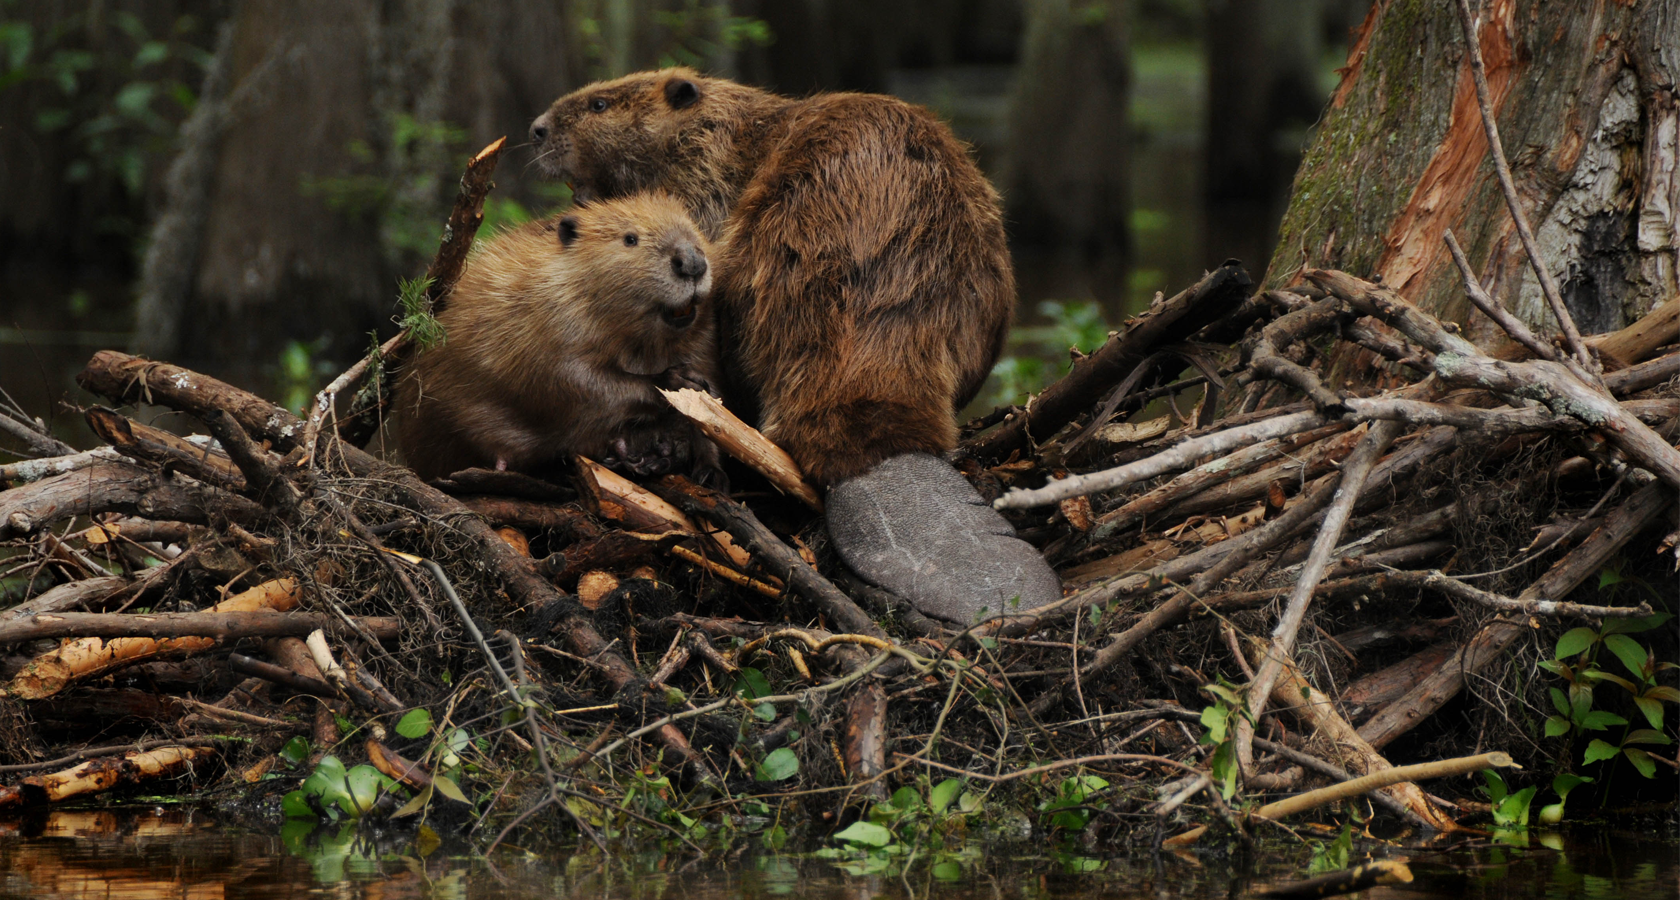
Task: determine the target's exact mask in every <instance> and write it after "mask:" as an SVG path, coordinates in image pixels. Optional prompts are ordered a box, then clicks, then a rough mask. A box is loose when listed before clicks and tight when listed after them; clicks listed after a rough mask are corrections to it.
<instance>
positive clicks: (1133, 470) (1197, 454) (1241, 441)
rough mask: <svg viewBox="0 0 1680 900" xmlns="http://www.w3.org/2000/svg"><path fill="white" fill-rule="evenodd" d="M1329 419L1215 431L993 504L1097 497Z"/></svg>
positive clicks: (1293, 418)
mask: <svg viewBox="0 0 1680 900" xmlns="http://www.w3.org/2000/svg"><path fill="white" fill-rule="evenodd" d="M1329 421H1330V420H1329V419H1328V418H1326V417H1325V416H1323V415H1321V414H1319V413H1316V412H1300V413H1292V414H1289V415H1282V416H1276V417H1273V418H1270V419H1264V420H1262V421H1259V422H1255V423H1254V424H1252V425H1247V426H1242V427H1238V428H1227V429H1226V430H1224V431H1216V432H1214V433H1213V434H1210V435H1207V436H1205V437H1199V438H1192V439H1190V440H1188V441H1184V442H1183V443H1181V444H1179V445H1177V446H1176V447H1173V448H1172V449H1171V450H1167V451H1165V452H1162V453H1157V454H1155V455H1154V456H1151V457H1149V458H1148V459H1140V460H1138V461H1137V462H1135V463H1131V464H1129V465H1124V466H1120V467H1119V468H1116V469H1104V470H1103V471H1100V472H1090V473H1087V474H1085V475H1073V476H1070V477H1068V478H1063V479H1060V480H1058V481H1052V482H1050V483H1049V484H1047V485H1045V486H1044V487H1041V488H1038V489H1036V490H1022V489H1020V488H1015V489H1014V490H1011V491H1010V492H1009V493H1007V494H1004V495H1003V496H1002V497H999V498H997V499H996V500H994V501H992V506H994V507H996V508H997V509H1028V508H1031V507H1034V506H1048V505H1050V504H1052V503H1056V502H1058V501H1061V500H1066V499H1068V498H1069V497H1078V496H1080V495H1082V494H1094V493H1096V492H1098V491H1106V490H1110V489H1112V488H1117V487H1120V486H1121V485H1126V484H1131V483H1132V482H1134V481H1143V480H1144V479H1147V478H1154V477H1155V476H1157V475H1162V474H1165V473H1167V472H1171V471H1173V470H1174V469H1183V468H1186V467H1188V466H1190V465H1191V464H1193V463H1195V461H1196V460H1198V459H1201V458H1202V457H1205V456H1211V455H1213V454H1223V453H1230V452H1231V451H1233V450H1237V449H1240V448H1242V447H1246V446H1248V445H1250V444H1257V443H1259V442H1261V441H1269V440H1271V439H1273V438H1278V437H1284V436H1286V435H1291V434H1295V433H1297V432H1302V431H1306V430H1308V429H1312V428H1322V427H1323V426H1324V425H1326V424H1327V423H1328V422H1329Z"/></svg>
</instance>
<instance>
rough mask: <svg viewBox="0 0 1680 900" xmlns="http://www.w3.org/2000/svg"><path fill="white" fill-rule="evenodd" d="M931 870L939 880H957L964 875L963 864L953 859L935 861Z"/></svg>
mask: <svg viewBox="0 0 1680 900" xmlns="http://www.w3.org/2000/svg"><path fill="white" fill-rule="evenodd" d="M929 871H930V873H931V874H932V875H933V877H934V878H935V879H937V880H939V881H946V882H955V881H961V880H962V877H963V871H962V865H961V864H960V863H957V862H954V861H952V860H946V861H944V862H941V863H934V865H933V868H932V869H931V870H929Z"/></svg>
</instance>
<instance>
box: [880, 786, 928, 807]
mask: <svg viewBox="0 0 1680 900" xmlns="http://www.w3.org/2000/svg"><path fill="white" fill-rule="evenodd" d="M887 802H888V803H889V804H891V805H892V807H893V808H894V809H896V810H899V811H900V812H910V811H911V810H916V809H921V807H922V795H921V794H918V793H916V789H915V788H913V787H911V786H909V785H905V786H904V787H901V788H899V789H898V790H896V791H893V795H892V796H891V797H889V798H888V799H887Z"/></svg>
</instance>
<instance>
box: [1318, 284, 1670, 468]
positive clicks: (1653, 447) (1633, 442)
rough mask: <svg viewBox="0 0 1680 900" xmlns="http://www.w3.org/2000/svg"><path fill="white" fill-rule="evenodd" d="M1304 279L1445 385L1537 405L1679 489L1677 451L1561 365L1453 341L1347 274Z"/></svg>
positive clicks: (1423, 316) (1403, 304)
mask: <svg viewBox="0 0 1680 900" xmlns="http://www.w3.org/2000/svg"><path fill="white" fill-rule="evenodd" d="M1303 274H1304V275H1305V277H1307V278H1308V279H1310V280H1312V281H1313V282H1315V283H1317V284H1319V285H1322V286H1323V287H1324V288H1325V289H1327V290H1329V291H1331V292H1332V293H1334V294H1336V296H1338V297H1341V298H1342V299H1344V300H1346V301H1348V302H1349V303H1351V304H1353V306H1354V307H1355V308H1356V309H1358V310H1359V311H1360V312H1363V313H1365V314H1366V315H1371V316H1376V317H1377V318H1379V319H1382V320H1383V321H1384V322H1386V323H1387V324H1389V325H1391V326H1393V327H1394V328H1397V329H1399V330H1400V332H1401V333H1402V334H1404V335H1406V337H1408V338H1410V339H1411V340H1412V341H1413V342H1415V343H1417V344H1418V345H1420V346H1422V347H1423V348H1425V349H1426V350H1428V351H1429V352H1431V353H1433V354H1434V359H1433V361H1432V362H1431V366H1432V368H1433V369H1434V371H1435V374H1436V375H1437V376H1439V377H1440V379H1441V380H1442V381H1444V382H1446V383H1447V384H1451V385H1458V386H1463V387H1478V388H1483V389H1485V390H1490V391H1493V392H1495V393H1498V394H1503V395H1505V396H1509V397H1519V398H1523V399H1528V400H1538V401H1540V402H1541V403H1542V404H1544V405H1545V406H1546V407H1547V408H1548V409H1550V410H1551V411H1552V412H1554V413H1557V414H1558V415H1562V416H1572V417H1574V418H1577V419H1580V420H1581V421H1582V422H1585V423H1586V424H1588V425H1590V426H1592V427H1594V428H1596V429H1598V430H1599V431H1601V432H1603V433H1604V435H1605V436H1606V437H1608V438H1609V439H1610V441H1611V442H1612V443H1614V444H1615V445H1616V446H1617V447H1620V448H1621V449H1622V451H1623V452H1624V453H1626V454H1627V455H1628V456H1629V457H1630V458H1631V459H1632V460H1634V461H1636V462H1637V463H1638V464H1639V465H1641V466H1643V467H1645V468H1647V469H1650V470H1651V471H1652V472H1654V473H1656V474H1657V476H1658V477H1660V478H1661V479H1662V480H1663V481H1665V482H1667V483H1668V485H1669V486H1670V488H1680V450H1676V449H1675V448H1674V447H1673V446H1672V445H1670V444H1669V443H1668V441H1666V440H1664V439H1663V437H1662V436H1661V435H1659V434H1657V433H1656V432H1655V431H1652V430H1651V428H1650V426H1648V425H1646V424H1645V423H1643V422H1641V421H1639V418H1638V417H1637V416H1635V415H1634V414H1633V413H1632V412H1630V411H1629V410H1627V409H1625V408H1623V406H1622V405H1621V404H1620V403H1617V402H1616V399H1615V398H1614V397H1612V396H1610V394H1609V393H1607V392H1606V391H1605V390H1604V389H1603V388H1601V387H1598V386H1595V385H1592V384H1588V383H1587V382H1586V381H1585V380H1583V379H1582V378H1581V377H1580V376H1579V375H1578V374H1577V373H1576V372H1574V371H1573V370H1571V369H1568V368H1566V367H1565V366H1563V365H1562V364H1560V363H1554V362H1548V361H1546V360H1543V359H1536V360H1530V361H1527V362H1505V361H1503V360H1497V359H1493V358H1492V357H1490V356H1488V355H1487V354H1485V353H1483V352H1482V351H1481V350H1480V349H1479V348H1477V347H1476V345H1474V344H1472V343H1470V342H1469V341H1467V340H1465V339H1463V338H1461V337H1459V336H1458V335H1455V334H1452V333H1451V332H1449V331H1447V330H1446V328H1444V327H1443V326H1442V325H1441V323H1440V321H1439V320H1437V319H1436V318H1435V317H1434V316H1431V315H1429V314H1428V313H1426V312H1424V311H1422V310H1420V309H1418V308H1417V307H1416V306H1413V305H1412V304H1411V303H1410V302H1408V301H1407V300H1406V299H1405V298H1404V297H1401V296H1400V295H1399V294H1396V293H1394V292H1393V291H1391V290H1389V289H1387V288H1385V287H1381V286H1378V285H1374V284H1371V283H1370V282H1366V281H1361V280H1359V279H1358V278H1354V277H1353V276H1352V275H1349V274H1347V273H1346V272H1337V271H1334V270H1327V269H1308V270H1306V271H1305V272H1304V273H1303Z"/></svg>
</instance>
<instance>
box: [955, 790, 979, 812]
mask: <svg viewBox="0 0 1680 900" xmlns="http://www.w3.org/2000/svg"><path fill="white" fill-rule="evenodd" d="M985 805H986V798H985V796H984V795H982V794H976V793H974V792H973V791H963V795H962V796H961V797H958V798H957V809H960V810H962V811H963V812H965V813H969V814H970V815H972V814H974V813H977V812H979V811H980V809H981V807H983V806H985Z"/></svg>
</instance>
